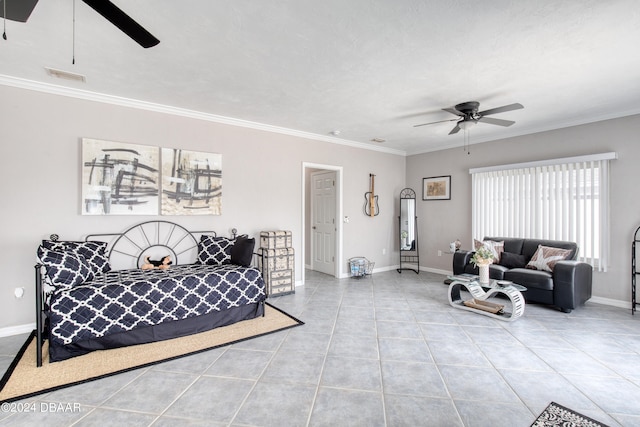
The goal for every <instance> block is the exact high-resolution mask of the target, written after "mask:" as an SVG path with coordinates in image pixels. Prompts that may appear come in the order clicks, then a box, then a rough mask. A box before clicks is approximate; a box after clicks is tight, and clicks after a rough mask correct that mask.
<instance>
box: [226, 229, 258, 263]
mask: <svg viewBox="0 0 640 427" xmlns="http://www.w3.org/2000/svg"><path fill="white" fill-rule="evenodd" d="M255 245H256V239H254V238H251V239H249V238H248V237H247V236H246V235H243V236H238V238H237V239H236V241H235V243H234V244H233V246H232V247H231V264H235V265H240V266H242V267H251V260H252V259H253V248H254V247H255Z"/></svg>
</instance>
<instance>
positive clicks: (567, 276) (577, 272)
mask: <svg viewBox="0 0 640 427" xmlns="http://www.w3.org/2000/svg"><path fill="white" fill-rule="evenodd" d="M592 275H593V267H591V265H590V264H587V263H585V262H580V261H558V262H557V263H556V265H555V267H554V269H553V302H554V304H555V305H556V306H558V307H560V309H561V310H562V311H564V312H570V311H571V310H572V309H574V308H576V307H578V306H579V305H581V304H584V303H585V302H586V301H587V300H588V299H589V298H591V280H592Z"/></svg>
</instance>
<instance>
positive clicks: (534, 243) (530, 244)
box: [521, 239, 578, 262]
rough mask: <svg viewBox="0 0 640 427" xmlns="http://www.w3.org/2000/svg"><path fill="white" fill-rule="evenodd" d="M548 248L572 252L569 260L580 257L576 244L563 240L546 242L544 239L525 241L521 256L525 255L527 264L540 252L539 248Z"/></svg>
mask: <svg viewBox="0 0 640 427" xmlns="http://www.w3.org/2000/svg"><path fill="white" fill-rule="evenodd" d="M540 245H542V246H548V247H550V248H560V249H569V250H570V251H571V252H570V254H569V256H568V258H566V259H569V260H572V259H576V257H577V255H578V245H577V244H576V243H574V242H565V241H562V240H544V239H525V240H524V243H523V246H522V252H521V254H522V255H524V257H525V259H526V260H527V262H528V261H529V260H530V259H531V258H532V257H533V254H535V253H536V251H537V250H538V246H540Z"/></svg>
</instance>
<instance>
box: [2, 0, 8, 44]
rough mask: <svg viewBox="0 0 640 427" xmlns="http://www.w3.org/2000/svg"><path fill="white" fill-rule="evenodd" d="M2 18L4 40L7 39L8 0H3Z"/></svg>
mask: <svg viewBox="0 0 640 427" xmlns="http://www.w3.org/2000/svg"><path fill="white" fill-rule="evenodd" d="M2 18H3V21H4V22H3V29H2V38H3V39H5V40H6V39H7V0H2Z"/></svg>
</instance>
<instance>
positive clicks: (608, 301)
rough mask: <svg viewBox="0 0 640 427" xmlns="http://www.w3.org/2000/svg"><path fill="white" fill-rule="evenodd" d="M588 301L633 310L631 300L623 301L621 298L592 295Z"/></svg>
mask: <svg viewBox="0 0 640 427" xmlns="http://www.w3.org/2000/svg"><path fill="white" fill-rule="evenodd" d="M588 302H594V303H596V304H602V305H609V306H611V307H618V308H626V309H628V310H631V301H621V300H619V299H611V298H604V297H591V298H590V299H589V301H588Z"/></svg>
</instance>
